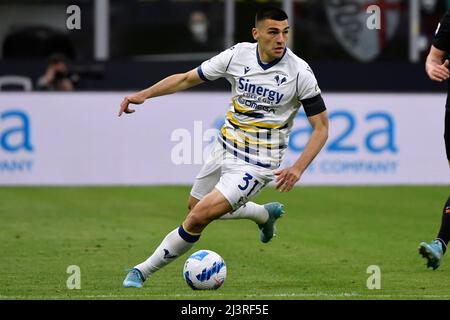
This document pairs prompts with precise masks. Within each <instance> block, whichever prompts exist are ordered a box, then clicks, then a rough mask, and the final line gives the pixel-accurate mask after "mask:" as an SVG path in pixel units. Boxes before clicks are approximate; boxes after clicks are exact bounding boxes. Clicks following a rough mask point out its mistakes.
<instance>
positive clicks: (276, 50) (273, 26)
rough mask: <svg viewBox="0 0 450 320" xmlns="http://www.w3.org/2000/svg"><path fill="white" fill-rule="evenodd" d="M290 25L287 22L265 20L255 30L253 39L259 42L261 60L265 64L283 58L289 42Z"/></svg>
mask: <svg viewBox="0 0 450 320" xmlns="http://www.w3.org/2000/svg"><path fill="white" fill-rule="evenodd" d="M288 32H289V24H288V21H287V20H283V21H276V20H271V19H265V20H263V21H260V22H258V24H257V26H256V28H253V30H252V33H253V38H254V39H255V40H256V41H258V47H259V50H260V54H261V58H262V59H263V60H264V61H265V62H270V61H272V60H275V59H278V58H281V57H282V56H283V53H284V50H285V48H286V44H287V40H288Z"/></svg>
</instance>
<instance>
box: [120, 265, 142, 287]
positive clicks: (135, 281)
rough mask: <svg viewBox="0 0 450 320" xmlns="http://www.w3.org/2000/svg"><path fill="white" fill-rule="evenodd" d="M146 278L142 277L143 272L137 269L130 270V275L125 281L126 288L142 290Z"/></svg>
mask: <svg viewBox="0 0 450 320" xmlns="http://www.w3.org/2000/svg"><path fill="white" fill-rule="evenodd" d="M144 281H145V278H144V276H143V275H142V273H141V271H139V270H138V269H136V268H133V269H131V270H128V274H127V276H126V278H125V280H123V287H124V288H141V287H142V285H143V284H144Z"/></svg>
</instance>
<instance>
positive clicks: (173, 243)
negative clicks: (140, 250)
mask: <svg viewBox="0 0 450 320" xmlns="http://www.w3.org/2000/svg"><path fill="white" fill-rule="evenodd" d="M199 238H200V235H191V234H189V233H187V232H186V231H185V230H184V228H183V227H182V226H180V227H178V228H177V229H175V230H173V231H172V232H170V233H169V234H168V235H167V236H166V237H165V238H164V240H163V241H162V242H161V244H160V245H159V246H158V248H156V250H155V252H153V254H152V255H151V256H150V257H149V258H148V259H147V260H145V261H144V262H142V263H140V264H138V265H136V266H135V268H136V269H138V270H139V271H141V273H142V275H143V276H144V278H145V279H147V278H148V277H149V276H150V275H151V274H152V273H154V272H156V271H158V270H159V269H161V268H162V267H164V266H165V265H167V264H169V263H171V262H172V261H174V260H175V259H176V258H178V257H179V256H181V255H183V254H184V253H186V252H187V251H188V250H189V249H190V248H192V246H193V245H194V243H195V242H196V241H197V240H198V239H199Z"/></svg>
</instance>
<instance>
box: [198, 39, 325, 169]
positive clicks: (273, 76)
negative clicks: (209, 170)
mask: <svg viewBox="0 0 450 320" xmlns="http://www.w3.org/2000/svg"><path fill="white" fill-rule="evenodd" d="M197 70H198V73H199V76H200V77H201V78H202V79H203V80H205V81H207V80H215V79H218V78H222V77H223V78H226V79H227V80H228V81H229V82H230V83H231V93H232V97H231V103H230V109H229V112H228V113H227V115H226V118H225V124H224V125H223V127H222V128H221V130H220V134H219V139H220V142H221V143H222V146H223V147H224V148H225V149H226V150H227V151H228V152H230V153H232V154H234V155H235V156H236V157H238V158H240V159H243V160H245V161H247V162H249V163H253V164H256V165H258V166H262V167H266V168H272V169H274V168H278V167H279V166H280V164H281V161H282V159H283V155H284V152H285V150H286V148H287V145H288V141H289V133H290V130H291V127H292V124H293V120H294V118H295V116H296V114H297V112H298V110H299V108H300V107H301V105H302V103H301V101H302V100H306V99H311V98H313V97H316V96H318V95H320V93H321V91H320V88H319V86H318V84H317V80H316V78H315V76H314V74H313V72H312V70H311V68H310V67H309V65H308V64H307V63H306V62H305V61H304V60H302V59H300V58H299V57H297V56H296V55H295V54H294V53H293V52H292V51H291V50H290V49H288V48H287V49H286V50H285V52H284V55H283V57H282V58H280V59H277V60H275V61H272V62H271V63H268V64H264V63H263V62H262V61H261V59H260V57H259V54H258V48H257V43H248V42H243V43H238V44H236V45H235V46H233V47H231V48H229V49H227V50H225V51H223V52H221V53H220V54H218V55H217V56H214V57H213V58H211V59H210V60H208V61H205V62H203V63H202V64H201V65H200V66H199V67H198V69H197Z"/></svg>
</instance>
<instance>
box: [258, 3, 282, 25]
mask: <svg viewBox="0 0 450 320" xmlns="http://www.w3.org/2000/svg"><path fill="white" fill-rule="evenodd" d="M287 18H288V16H287V14H286V12H284V11H283V10H281V9H280V8H277V7H271V6H270V7H269V6H267V7H263V8H261V9H259V10H258V11H257V12H256V16H255V25H256V24H257V23H258V22H260V21H263V20H266V19H271V20H276V21H284V20H286V19H287Z"/></svg>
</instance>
